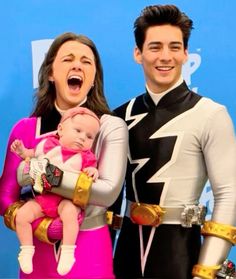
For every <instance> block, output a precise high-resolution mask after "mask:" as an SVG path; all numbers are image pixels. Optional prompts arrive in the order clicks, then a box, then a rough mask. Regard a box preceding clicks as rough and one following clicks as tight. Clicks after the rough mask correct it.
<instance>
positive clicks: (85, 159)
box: [11, 107, 100, 275]
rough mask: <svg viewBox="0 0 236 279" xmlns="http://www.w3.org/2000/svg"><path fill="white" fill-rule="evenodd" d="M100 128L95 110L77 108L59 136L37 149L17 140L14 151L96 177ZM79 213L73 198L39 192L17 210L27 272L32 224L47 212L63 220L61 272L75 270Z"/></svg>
mask: <svg viewBox="0 0 236 279" xmlns="http://www.w3.org/2000/svg"><path fill="white" fill-rule="evenodd" d="M99 129H100V121H99V119H98V117H97V116H96V115H95V114H94V113H93V112H92V111H90V110H89V109H87V108H83V107H75V108H72V109H69V110H67V111H66V112H65V113H64V114H63V116H62V119H61V121H60V123H59V125H58V129H57V135H53V136H49V137H47V138H44V139H43V140H42V141H40V142H39V144H38V145H37V146H36V148H35V149H27V148H26V147H25V146H24V144H23V142H22V141H20V140H19V139H16V140H15V141H13V142H12V144H11V151H12V152H14V153H16V154H17V155H19V156H20V157H21V158H22V159H27V158H33V157H37V158H47V159H49V161H50V163H52V164H54V165H56V166H58V167H59V168H61V169H62V170H70V171H75V172H78V171H83V172H85V173H86V174H87V175H88V176H90V177H92V178H93V180H96V179H97V178H98V171H97V169H96V158H95V155H94V154H93V153H92V151H91V147H92V145H93V142H94V139H95V138H96V135H97V134H98V132H99ZM34 188H35V187H34ZM36 188H38V186H37V187H36ZM78 214H81V209H80V208H79V207H77V206H75V205H74V204H73V203H72V201H70V200H67V199H64V198H62V197H60V196H58V195H56V194H53V193H42V194H40V195H36V196H35V198H34V199H31V200H29V201H27V202H26V203H25V204H24V205H23V206H22V207H21V208H20V209H19V210H18V211H17V215H16V233H17V236H18V238H19V241H20V244H21V246H20V248H21V251H20V253H19V257H18V260H19V264H20V267H21V269H22V271H23V272H24V273H27V274H30V273H31V272H32V271H33V264H32V259H33V255H34V246H33V234H32V227H31V223H32V222H33V221H34V220H35V219H38V218H39V217H42V216H45V215H46V216H48V217H53V218H55V217H57V216H58V215H59V217H60V219H61V221H62V223H63V240H62V245H61V252H60V259H59V263H58V267H57V271H58V273H59V274H60V275H65V274H67V273H68V272H69V271H70V270H71V268H72V267H73V264H74V262H75V258H74V251H75V248H76V245H75V241H76V237H77V234H78V231H79V223H78Z"/></svg>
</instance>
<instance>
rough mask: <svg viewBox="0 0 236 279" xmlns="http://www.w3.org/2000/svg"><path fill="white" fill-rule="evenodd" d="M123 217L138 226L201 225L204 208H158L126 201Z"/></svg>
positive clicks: (192, 206) (152, 205)
mask: <svg viewBox="0 0 236 279" xmlns="http://www.w3.org/2000/svg"><path fill="white" fill-rule="evenodd" d="M126 202H127V203H126V210H125V216H126V217H128V218H130V219H131V220H132V221H133V223H136V224H139V225H149V226H158V225H160V224H180V225H182V226H183V227H192V225H193V224H195V225H202V224H203V222H204V220H205V215H206V207H205V206H202V205H188V206H182V207H170V206H168V207H160V206H159V205H154V204H147V203H136V202H131V201H129V200H127V201H126Z"/></svg>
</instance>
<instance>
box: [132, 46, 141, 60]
mask: <svg viewBox="0 0 236 279" xmlns="http://www.w3.org/2000/svg"><path fill="white" fill-rule="evenodd" d="M134 60H135V61H136V63H138V64H142V53H141V51H140V49H139V48H138V47H137V46H136V47H135V49H134Z"/></svg>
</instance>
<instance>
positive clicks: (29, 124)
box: [12, 117, 37, 134]
mask: <svg viewBox="0 0 236 279" xmlns="http://www.w3.org/2000/svg"><path fill="white" fill-rule="evenodd" d="M36 124H37V118H36V117H26V118H22V119H20V120H19V121H18V122H16V123H15V125H14V126H13V128H12V132H15V133H18V132H19V133H21V132H24V133H26V134H27V133H28V132H30V131H31V130H35V128H36Z"/></svg>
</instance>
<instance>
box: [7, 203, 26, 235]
mask: <svg viewBox="0 0 236 279" xmlns="http://www.w3.org/2000/svg"><path fill="white" fill-rule="evenodd" d="M24 203H25V202H24V201H17V202H14V203H13V204H11V205H10V206H9V207H8V208H7V210H6V212H5V214H4V223H5V225H6V226H7V227H8V228H9V229H11V230H13V231H15V230H16V224H15V217H16V213H17V210H18V209H19V208H20V207H21V206H22V205H23V204H24Z"/></svg>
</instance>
